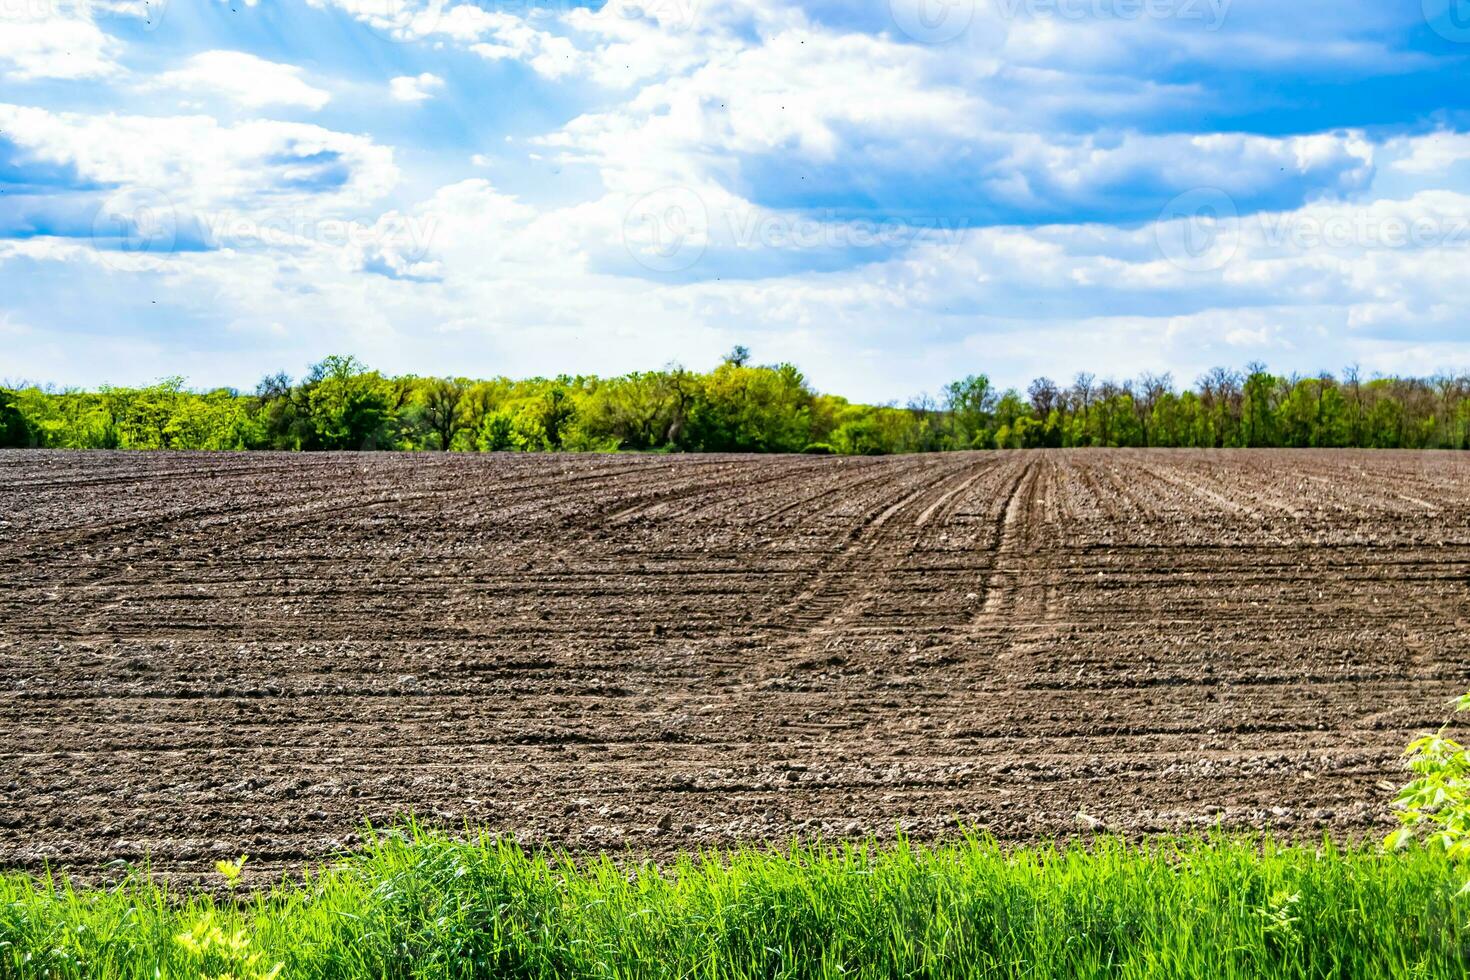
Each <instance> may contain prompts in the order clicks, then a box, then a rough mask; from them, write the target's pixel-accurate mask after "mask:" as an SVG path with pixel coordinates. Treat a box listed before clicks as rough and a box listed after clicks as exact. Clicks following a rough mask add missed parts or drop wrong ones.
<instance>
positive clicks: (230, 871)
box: [214, 854, 250, 888]
mask: <svg viewBox="0 0 1470 980" xmlns="http://www.w3.org/2000/svg"><path fill="white" fill-rule="evenodd" d="M248 860H250V855H249V854H241V855H240V857H239V858H238V859H237V860H234V861H216V862H214V870H216V871H218V872H219V873H220V874H221V875H223V876H224V879H225V887H226V888H234V887H235V886H236V885H237V884H239V883H240V873H241V872H242V871H244V870H245V862H246V861H248Z"/></svg>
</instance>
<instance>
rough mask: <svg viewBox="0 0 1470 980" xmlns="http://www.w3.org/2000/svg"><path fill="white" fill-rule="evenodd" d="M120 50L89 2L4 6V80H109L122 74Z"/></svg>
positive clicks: (0, 59) (0, 22)
mask: <svg viewBox="0 0 1470 980" xmlns="http://www.w3.org/2000/svg"><path fill="white" fill-rule="evenodd" d="M121 48H122V45H121V44H120V43H118V42H117V41H116V40H115V39H114V38H113V37H112V36H111V35H109V34H107V33H105V32H104V31H103V30H102V29H101V28H100V27H99V26H98V25H97V24H96V22H95V21H94V20H93V18H92V13H91V8H90V7H89V6H88V5H87V4H77V5H60V4H54V5H53V4H48V3H33V2H17V3H4V4H0V77H4V78H8V79H11V80H13V81H32V80H35V79H45V78H55V79H85V78H105V77H107V76H109V75H115V74H117V73H118V72H119V71H120V70H121V69H120V66H119V65H118V64H117V61H116V57H117V55H118V53H119V51H120V50H121Z"/></svg>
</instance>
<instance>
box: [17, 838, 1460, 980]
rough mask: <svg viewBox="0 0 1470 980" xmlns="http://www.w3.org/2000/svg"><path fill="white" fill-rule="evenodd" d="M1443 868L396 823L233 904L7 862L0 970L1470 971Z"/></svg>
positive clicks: (1404, 860) (601, 973)
mask: <svg viewBox="0 0 1470 980" xmlns="http://www.w3.org/2000/svg"><path fill="white" fill-rule="evenodd" d="M257 874H258V873H257ZM251 879H252V874H251V870H250V869H249V866H248V865H247V869H246V873H245V880H246V881H247V882H249V881H250V880H251ZM1459 885H1460V880H1459V878H1458V876H1457V874H1456V872H1455V869H1454V868H1453V867H1452V866H1451V865H1450V864H1448V863H1447V862H1446V861H1445V860H1444V858H1443V857H1442V856H1440V855H1437V854H1434V853H1431V852H1426V851H1421V850H1412V849H1411V850H1408V851H1405V852H1402V853H1397V854H1391V855H1385V854H1381V853H1378V852H1376V851H1374V850H1371V849H1363V850H1353V849H1345V850H1338V849H1335V848H1333V847H1332V846H1331V845H1323V846H1322V847H1312V846H1293V847H1288V846H1282V845H1276V844H1272V843H1270V842H1268V841H1264V842H1254V841H1242V840H1238V839H1226V838H1218V839H1209V840H1186V841H1169V842H1155V843H1153V844H1150V845H1147V846H1144V847H1131V846H1129V845H1126V844H1124V843H1121V842H1118V841H1115V840H1110V839H1100V840H1097V841H1095V842H1092V843H1091V844H1089V845H1087V846H1085V847H1084V846H1081V845H1075V846H1072V847H1070V848H1064V849H1056V848H1049V847H1036V848H1022V849H1006V848H1001V847H999V846H997V845H995V844H994V843H991V842H988V841H986V840H983V839H979V838H974V839H968V840H964V841H961V842H958V843H956V844H952V845H945V846H940V847H933V848H925V847H920V846H917V845H911V844H908V843H905V842H902V841H900V842H899V843H898V844H896V845H890V846H878V845H867V846H845V847H835V848H793V849H788V850H783V851H781V852H779V853H777V852H772V851H767V852H754V851H743V852H739V853H735V854H731V855H725V856H706V857H700V858H688V859H683V860H680V861H678V862H676V863H671V864H669V865H667V866H665V867H663V868H662V870H659V869H655V868H654V867H653V866H651V865H638V864H636V863H633V862H629V861H621V862H616V863H615V862H613V861H611V860H607V859H600V860H596V861H592V862H590V863H587V862H583V863H577V864H574V863H572V862H570V861H566V860H561V859H554V858H553V859H548V858H544V857H541V856H536V855H529V854H526V853H525V852H523V851H521V850H520V849H518V848H517V847H515V846H514V845H513V844H507V843H503V842H497V841H495V840H493V839H490V838H481V839H480V840H478V841H474V842H471V843H458V842H455V841H452V840H449V839H447V838H445V837H442V836H437V835H434V834H430V833H426V832H419V831H416V830H410V831H407V832H405V833H403V834H390V835H383V836H379V837H378V838H377V839H376V841H375V842H374V843H373V844H372V845H371V846H370V847H369V849H368V850H367V851H366V852H364V853H362V854H360V855H356V856H353V857H351V858H348V859H346V860H345V861H344V862H343V863H341V864H340V865H338V866H337V867H335V868H334V869H332V870H329V871H325V872H323V873H321V874H319V875H316V876H314V877H312V878H311V879H309V880H308V881H307V882H305V883H304V884H303V883H296V884H283V885H280V886H278V887H276V888H275V889H273V890H265V891H258V892H255V893H253V894H251V895H249V896H247V897H241V898H239V899H238V900H233V901H232V900H231V899H229V898H224V899H220V900H215V899H211V898H209V897H207V896H202V895H198V894H195V895H174V894H169V893H167V892H166V891H165V890H164V889H163V888H162V887H161V886H160V885H158V884H155V883H154V882H152V881H151V880H150V879H149V878H148V877H147V876H145V875H137V876H134V877H133V878H131V879H129V880H128V881H127V882H125V883H124V884H122V885H121V886H119V887H116V888H111V889H105V890H90V891H89V890H81V889H73V888H71V887H69V886H67V885H66V884H65V883H64V882H53V881H49V880H46V881H36V880H34V879H30V878H27V877H24V876H17V875H11V876H7V877H3V878H0V976H5V977H12V976H13V977H107V978H143V977H147V978H150V980H153V978H185V977H187V978H195V977H202V976H219V975H223V974H227V973H229V974H233V975H234V976H235V977H258V976H266V975H269V973H270V971H271V969H272V968H274V967H275V966H276V965H277V964H279V965H280V967H281V971H280V974H279V976H280V977H373V978H378V977H469V976H483V977H516V978H531V977H548V978H549V977H626V978H634V977H762V978H774V977H832V978H836V977H844V978H851V977H1069V978H1071V977H1083V978H1085V977H1180V978H1186V977H1187V978H1190V980H1200V978H1208V980H1227V978H1237V977H1238V978H1252V980H1255V978H1260V977H1343V978H1349V977H1355V978H1356V977H1361V978H1389V977H1392V978H1403V977H1410V978H1430V977H1463V976H1465V975H1466V970H1467V967H1470V946H1467V943H1466V939H1467V933H1466V931H1465V930H1466V925H1467V914H1466V913H1467V908H1466V905H1465V903H1463V901H1456V900H1455V899H1454V898H1453V895H1454V893H1455V891H1457V890H1458V888H1459ZM185 933H187V934H189V937H190V938H188V939H187V940H181V939H180V938H179V936H180V934H185Z"/></svg>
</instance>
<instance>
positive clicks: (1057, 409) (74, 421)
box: [0, 348, 1470, 455]
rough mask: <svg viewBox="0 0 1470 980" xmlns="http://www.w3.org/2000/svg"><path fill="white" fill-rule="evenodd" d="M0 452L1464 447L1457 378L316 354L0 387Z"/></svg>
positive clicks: (1466, 417) (1469, 390) (1256, 370)
mask: <svg viewBox="0 0 1470 980" xmlns="http://www.w3.org/2000/svg"><path fill="white" fill-rule="evenodd" d="M0 446H39V447H56V448H69V449H99V448H105V449H224V450H235V449H288V450H296V449H306V450H312V449H326V450H332V449H339V450H340V449H351V450H359V449H409V450H412V449H437V450H451V449H452V450H460V451H476V450H478V451H508V450H509V451H525V452H534V451H545V450H562V451H573V452H578V451H603V452H610V451H614V450H641V451H683V452H788V453H796V452H823V453H841V454H850V455H860V454H879V453H910V452H937V451H943V450H954V449H994V448H1036V447H1048V446H1049V447H1066V446H1172V447H1193V448H1222V447H1256V446H1293V447H1367V448H1402V449H1470V377H1467V376H1458V377H1457V376H1451V375H1443V376H1439V377H1435V378H1427V379H1423V378H1372V379H1364V378H1362V377H1360V376H1359V375H1358V373H1357V372H1356V371H1354V370H1349V371H1347V372H1345V373H1344V374H1343V376H1342V377H1341V378H1340V379H1339V378H1335V377H1333V376H1331V375H1325V374H1324V375H1319V376H1316V377H1310V378H1300V377H1279V376H1276V375H1273V374H1271V373H1270V372H1268V371H1267V370H1266V369H1265V368H1264V367H1262V366H1260V365H1252V366H1250V367H1248V368H1247V369H1246V370H1245V371H1243V372H1236V371H1229V370H1225V369H1219V370H1215V371H1211V372H1210V373H1209V374H1207V375H1205V376H1203V377H1201V378H1200V379H1199V380H1198V381H1197V382H1196V383H1195V386H1194V387H1193V388H1192V389H1189V390H1184V391H1180V390H1178V389H1177V388H1176V387H1175V384H1174V381H1173V379H1172V378H1171V377H1169V376H1168V375H1144V376H1142V377H1140V378H1138V379H1137V380H1136V381H1124V382H1115V381H1112V380H1103V381H1098V380H1096V379H1095V378H1093V377H1092V376H1091V375H1087V374H1081V375H1078V376H1077V378H1076V379H1075V380H1074V382H1073V383H1072V384H1071V385H1070V386H1068V387H1062V386H1059V385H1057V384H1055V383H1054V382H1052V381H1051V380H1049V379H1047V378H1038V379H1037V380H1036V381H1034V382H1033V383H1032V384H1031V385H1030V387H1029V388H1028V389H1027V391H1026V392H1025V393H1024V394H1022V393H1021V392H1018V391H1015V390H1009V391H999V390H997V389H996V388H995V386H993V385H992V384H991V382H990V380H989V379H988V378H987V377H986V376H984V375H971V376H970V377H967V378H964V379H962V380H960V381H956V382H954V383H952V384H949V385H946V386H945V388H944V390H943V391H942V392H941V393H940V395H939V397H937V398H932V397H929V396H920V397H918V398H915V399H913V400H912V401H911V402H910V403H909V404H908V405H907V406H905V407H902V408H900V407H896V406H891V405H886V406H873V405H858V404H853V403H850V402H848V401H847V400H846V399H844V398H840V397H837V396H835V395H824V394H819V393H817V392H816V391H814V390H813V389H812V387H811V385H810V384H809V383H808V382H807V380H806V378H805V377H804V376H803V375H802V373H801V371H799V370H798V369H797V368H796V367H794V366H792V365H790V364H779V365H773V366H756V365H753V364H751V363H750V361H749V353H748V352H747V351H746V350H745V349H744V348H736V349H735V350H734V351H732V352H731V353H730V355H729V356H728V357H727V358H726V359H725V361H724V363H722V364H721V365H720V366H719V367H717V368H715V369H714V370H713V371H709V372H707V373H697V372H693V371H687V370H684V369H682V368H669V369H666V370H663V371H650V372H639V373H634V374H629V375H624V376H622V377H618V378H596V377H575V378H573V377H560V378H550V379H548V378H532V379H529V380H519V381H514V380H511V379H508V378H495V379H491V380H483V381H477V380H472V379H468V378H418V377H411V376H409V377H388V376H385V375H382V374H380V373H378V372H376V371H370V370H368V369H367V368H366V367H365V366H364V365H362V364H361V363H360V362H358V361H357V360H356V359H354V358H351V357H329V358H327V359H325V360H323V361H322V362H320V363H319V364H316V365H313V366H312V368H311V369H310V371H308V373H307V375H306V376H305V377H304V378H302V379H300V380H297V381H293V380H292V379H291V378H289V377H287V376H286V375H284V374H280V375H275V376H272V377H269V378H266V379H265V380H263V381H261V382H260V384H259V385H258V386H257V387H256V389H255V391H254V393H251V394H242V393H240V392H237V391H235V390H233V389H219V390H216V391H210V392H195V391H191V390H189V389H187V388H186V387H185V383H184V379H182V378H171V379H167V380H165V381H163V382H161V383H160V384H158V385H154V386H152V387H149V388H103V389H101V390H100V391H71V390H68V391H56V390H52V389H43V388H39V387H34V386H29V387H19V388H12V389H5V388H0Z"/></svg>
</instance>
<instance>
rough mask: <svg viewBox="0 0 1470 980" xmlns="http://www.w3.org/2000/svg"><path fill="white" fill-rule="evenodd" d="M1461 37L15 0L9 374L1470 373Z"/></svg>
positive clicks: (1267, 14) (798, 16)
mask: <svg viewBox="0 0 1470 980" xmlns="http://www.w3.org/2000/svg"><path fill="white" fill-rule="evenodd" d="M1467 67H1470V0H1387V2H1385V0H1334V2H1331V3H1328V2H1325V0H1297V2H1294V3H1291V4H1285V3H1281V2H1279V0H846V2H838V0H815V2H805V3H801V2H794V0H643V2H641V3H634V2H609V3H607V4H601V3H592V4H590V5H589V4H577V3H572V2H569V0H547V2H538V0H510V2H504V3H492V2H488V0H474V2H461V0H229V2H222V0H165V2H157V0H150V2H148V3H144V2H143V0H11V2H7V3H0V378H8V379H10V380H22V379H23V380H32V381H39V382H54V383H57V384H63V385H88V386H91V385H97V384H102V383H115V384H129V383H146V382H150V381H152V380H154V379H156V378H158V377H160V376H163V375H171V374H184V375H186V376H187V377H188V378H189V380H190V382H191V383H192V384H194V385H197V386H211V385H234V386H238V387H245V388H248V387H250V386H252V385H253V383H254V382H255V381H256V380H257V379H258V378H259V377H260V376H262V375H264V374H266V373H268V372H273V371H275V370H279V369H285V370H287V371H288V372H290V373H293V374H300V373H302V372H303V370H304V368H305V366H306V365H307V364H308V363H309V362H311V361H313V360H316V359H319V358H320V357H321V356H323V355H325V354H327V353H332V352H339V351H346V352H355V353H357V354H358V355H359V356H360V357H362V358H363V359H364V360H366V361H367V362H368V363H369V364H371V365H372V366H374V367H378V368H381V369H383V370H385V371H389V372H394V373H406V372H413V373H424V374H428V373H456V374H465V375H491V374H510V375H531V374H538V373H539V374H546V373H559V372H568V373H576V372H596V373H604V374H607V373H621V372H624V371H629V370H637V369H647V368H654V367H658V366H661V365H663V364H666V363H669V362H672V361H678V362H681V363H684V364H687V365H689V366H693V367H704V366H708V365H710V364H712V363H714V362H716V361H717V360H718V357H719V355H720V354H721V353H722V352H723V351H725V350H727V349H728V348H729V347H730V346H732V345H733V344H736V343H743V344H746V345H747V346H749V347H751V348H752V350H753V351H754V352H755V354H756V356H757V358H758V359H760V360H762V361H776V360H785V359H789V360H794V361H796V362H797V363H799V364H800V365H802V366H803V367H804V368H805V369H806V370H807V372H808V375H809V376H810V377H811V378H812V379H813V381H814V382H815V383H816V384H817V385H818V386H819V387H821V388H822V389H824V390H829V391H836V392H840V393H843V394H848V395H850V396H853V397H857V398H863V399H868V400H874V401H887V400H903V399H905V398H907V397H908V396H910V395H912V394H915V393H917V392H920V391H925V390H928V391H933V390H935V389H937V388H938V387H939V386H940V385H941V384H943V383H944V382H945V381H946V380H949V379H950V378H952V377H955V376H958V375H961V374H967V373H972V372H977V371H985V372H988V373H989V374H991V375H992V377H994V378H996V379H997V380H999V381H1001V382H1002V383H1005V384H1014V385H1024V384H1025V383H1026V382H1027V381H1028V380H1029V379H1030V378H1031V377H1033V376H1035V375H1038V374H1043V373H1044V374H1049V375H1052V376H1054V377H1057V378H1062V379H1065V378H1068V377H1070V376H1071V375H1072V374H1073V373H1075V372H1077V371H1084V370H1085V371H1091V372H1093V373H1095V374H1098V375H1099V376H1106V375H1115V376H1119V377H1121V376H1125V375H1128V374H1131V373H1133V372H1137V371H1142V370H1149V371H1165V370H1167V371H1172V372H1173V373H1174V374H1175V376H1176V378H1178V379H1179V380H1180V381H1181V382H1188V381H1191V380H1192V379H1193V378H1194V377H1195V376H1196V375H1197V374H1199V373H1200V372H1202V371H1204V370H1205V369H1207V368H1209V367H1211V366H1213V365H1217V364H1225V365H1231V366H1238V365H1242V364H1244V363H1246V362H1248V361H1252V360H1260V361H1264V362H1266V363H1267V364H1269V365H1271V366H1272V367H1274V368H1276V369H1278V370H1282V371H1302V372H1315V371H1317V370H1321V369H1338V368H1341V367H1343V366H1344V365H1347V364H1358V365H1360V366H1361V367H1362V368H1364V369H1365V370H1366V371H1368V372H1374V371H1382V372H1415V373H1431V372H1434V371H1437V370H1455V369H1466V368H1470V290H1466V289H1465V288H1464V285H1463V283H1464V280H1465V268H1466V261H1465V260H1466V257H1467V252H1470V86H1467V85H1466V84H1465V81H1466V79H1467V77H1470V73H1467Z"/></svg>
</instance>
